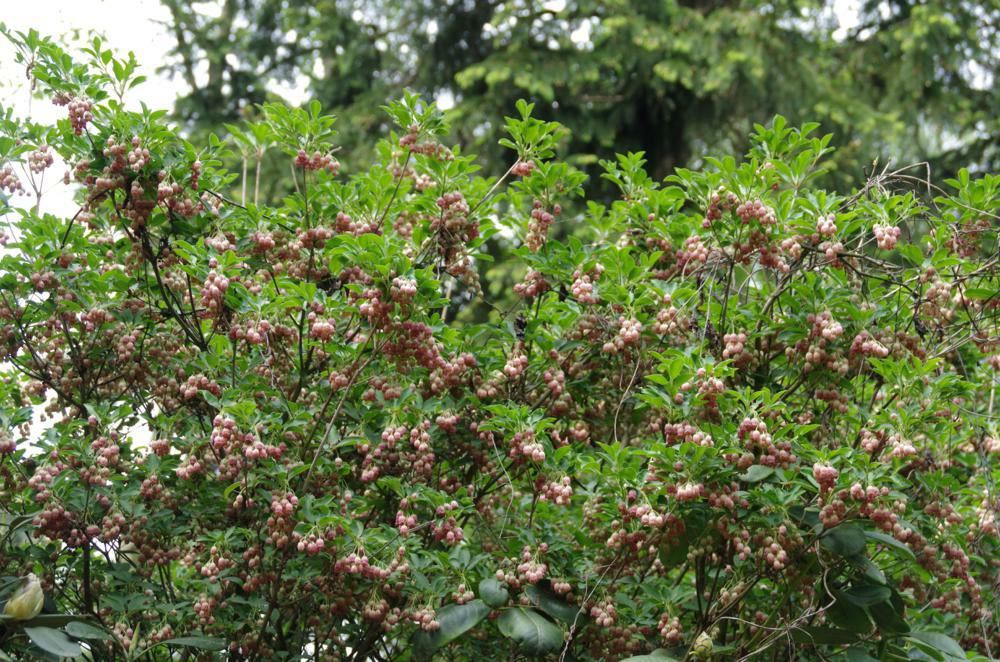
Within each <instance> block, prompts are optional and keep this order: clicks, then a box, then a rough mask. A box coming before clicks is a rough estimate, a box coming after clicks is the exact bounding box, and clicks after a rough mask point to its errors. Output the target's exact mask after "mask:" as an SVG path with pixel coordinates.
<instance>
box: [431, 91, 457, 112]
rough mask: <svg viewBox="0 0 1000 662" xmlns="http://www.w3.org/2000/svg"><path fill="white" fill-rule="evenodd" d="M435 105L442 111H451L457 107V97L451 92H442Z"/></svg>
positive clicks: (436, 98)
mask: <svg viewBox="0 0 1000 662" xmlns="http://www.w3.org/2000/svg"><path fill="white" fill-rule="evenodd" d="M434 103H435V104H437V107H438V108H440V109H441V110H451V109H452V108H454V107H455V95H454V93H452V91H451V90H441V91H440V92H438V95H437V97H435V98H434Z"/></svg>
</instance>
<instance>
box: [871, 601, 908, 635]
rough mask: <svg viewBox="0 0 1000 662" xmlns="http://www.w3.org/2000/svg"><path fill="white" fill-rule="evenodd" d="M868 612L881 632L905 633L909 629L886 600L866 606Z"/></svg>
mask: <svg viewBox="0 0 1000 662" xmlns="http://www.w3.org/2000/svg"><path fill="white" fill-rule="evenodd" d="M868 611H869V613H870V614H871V615H872V618H873V619H874V620H875V625H877V626H878V629H879V630H881V631H882V632H886V633H888V634H906V633H907V632H909V631H910V626H909V625H907V624H906V621H904V620H903V617H902V616H901V615H900V614H899V612H897V611H896V609H895V608H894V607H893V606H892V605H891V604H890V603H888V602H880V603H879V604H877V605H872V606H871V607H869V608H868Z"/></svg>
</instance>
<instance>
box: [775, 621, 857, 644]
mask: <svg viewBox="0 0 1000 662" xmlns="http://www.w3.org/2000/svg"><path fill="white" fill-rule="evenodd" d="M791 634H792V639H793V640H795V641H797V642H798V643H800V644H853V643H854V642H856V641H857V640H858V639H860V638H861V636H860V635H858V634H857V633H855V632H848V631H847V630H839V629H837V628H826V627H816V626H810V625H807V626H803V627H798V628H793V629H792V633H791Z"/></svg>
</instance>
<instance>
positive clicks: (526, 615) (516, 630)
mask: <svg viewBox="0 0 1000 662" xmlns="http://www.w3.org/2000/svg"><path fill="white" fill-rule="evenodd" d="M497 627H498V628H500V633H501V634H502V635H503V636H505V637H507V638H508V639H513V640H514V641H515V642H516V643H517V645H518V648H520V649H521V651H522V652H524V653H526V654H528V655H545V654H547V653H554V652H556V651H558V650H559V649H560V648H562V645H563V631H562V630H560V629H559V628H558V627H557V626H556V625H555V623H553V622H552V621H550V620H548V619H547V618H545V617H544V616H542V615H541V614H539V613H538V612H537V611H535V610H534V609H524V608H523V607H517V608H514V609H508V610H506V611H504V612H503V613H502V614H500V618H498V619H497Z"/></svg>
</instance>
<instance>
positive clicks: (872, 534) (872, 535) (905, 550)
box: [865, 531, 917, 559]
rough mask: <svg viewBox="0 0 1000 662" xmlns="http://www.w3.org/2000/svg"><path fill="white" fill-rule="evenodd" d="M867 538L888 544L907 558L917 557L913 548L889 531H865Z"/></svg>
mask: <svg viewBox="0 0 1000 662" xmlns="http://www.w3.org/2000/svg"><path fill="white" fill-rule="evenodd" d="M865 538H867V539H868V540H869V541H873V542H876V543H879V544H881V545H887V546H889V547H891V548H893V549H895V550H896V551H898V552H901V553H902V554H903V556H906V557H907V558H911V559H915V558H917V557H916V555H915V554H914V553H913V550H911V549H910V548H909V547H907V546H906V545H905V544H904V543H902V542H900V541H898V540H896V539H895V538H893V537H892V536H890V535H889V534H887V533H882V532H881V531H865Z"/></svg>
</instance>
